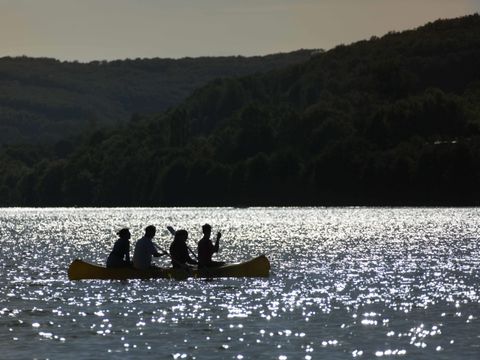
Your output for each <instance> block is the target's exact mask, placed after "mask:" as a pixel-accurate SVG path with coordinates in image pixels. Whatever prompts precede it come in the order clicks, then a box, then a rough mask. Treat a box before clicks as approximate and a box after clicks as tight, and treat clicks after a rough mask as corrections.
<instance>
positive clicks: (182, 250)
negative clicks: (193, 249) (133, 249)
mask: <svg viewBox="0 0 480 360" xmlns="http://www.w3.org/2000/svg"><path fill="white" fill-rule="evenodd" d="M187 239H188V232H187V230H178V231H176V232H175V236H174V238H173V242H172V244H171V245H170V257H171V258H172V266H173V267H174V268H185V267H186V266H187V263H188V264H191V265H197V264H198V262H197V261H195V260H193V259H192V258H191V257H190V254H189V253H188V251H189V247H188V246H187Z"/></svg>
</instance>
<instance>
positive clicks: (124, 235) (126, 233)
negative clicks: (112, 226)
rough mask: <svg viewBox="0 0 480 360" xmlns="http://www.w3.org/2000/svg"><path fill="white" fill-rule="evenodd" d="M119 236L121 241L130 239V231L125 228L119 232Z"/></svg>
mask: <svg viewBox="0 0 480 360" xmlns="http://www.w3.org/2000/svg"><path fill="white" fill-rule="evenodd" d="M117 235H118V237H119V238H120V239H127V240H128V239H130V231H129V230H128V229H127V228H123V229H122V230H120V231H119V232H117Z"/></svg>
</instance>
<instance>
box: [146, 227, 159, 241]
mask: <svg viewBox="0 0 480 360" xmlns="http://www.w3.org/2000/svg"><path fill="white" fill-rule="evenodd" d="M156 231H157V229H156V228H155V226H153V225H148V226H147V227H146V228H145V236H146V237H148V238H150V239H151V238H153V237H154V236H155V232H156Z"/></svg>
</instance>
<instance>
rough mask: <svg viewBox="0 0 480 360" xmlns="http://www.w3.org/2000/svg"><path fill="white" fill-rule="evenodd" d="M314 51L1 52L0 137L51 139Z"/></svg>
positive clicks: (147, 110)
mask: <svg viewBox="0 0 480 360" xmlns="http://www.w3.org/2000/svg"><path fill="white" fill-rule="evenodd" d="M310 53H311V51H308V50H301V51H296V52H292V53H287V54H275V55H269V56H258V57H240V56H238V57H233V56H232V57H211V58H208V57H205V58H184V59H179V60H173V59H137V60H122V61H120V60H119V61H111V62H106V61H94V62H90V63H85V64H83V63H78V62H60V61H58V60H53V59H43V58H28V57H16V58H11V57H4V58H0V144H2V143H18V142H23V143H32V142H39V141H40V142H48V141H55V140H59V139H61V138H64V137H65V136H69V135H72V134H77V133H78V132H80V131H83V130H85V129H86V128H90V129H92V128H95V127H98V126H104V125H118V124H121V123H124V122H126V121H127V120H129V119H130V118H131V117H132V114H135V113H150V112H160V111H163V110H166V109H168V108H169V107H171V106H174V105H177V104H179V103H180V102H181V101H183V100H184V99H185V98H186V97H187V96H188V95H190V94H191V93H192V91H193V90H194V89H196V88H198V87H200V86H203V85H205V84H206V83H207V82H209V81H211V80H212V79H216V78H221V77H231V76H243V75H248V74H253V73H259V72H265V71H269V70H272V69H276V68H281V67H285V66H287V65H290V64H294V63H298V62H303V61H305V60H306V59H308V58H309V57H310Z"/></svg>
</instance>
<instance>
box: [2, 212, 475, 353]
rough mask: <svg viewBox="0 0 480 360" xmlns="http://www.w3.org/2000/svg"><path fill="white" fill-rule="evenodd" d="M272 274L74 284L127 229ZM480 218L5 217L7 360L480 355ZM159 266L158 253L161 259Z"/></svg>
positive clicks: (280, 215)
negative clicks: (201, 246) (208, 229)
mask: <svg viewBox="0 0 480 360" xmlns="http://www.w3.org/2000/svg"><path fill="white" fill-rule="evenodd" d="M204 223H210V224H211V225H212V226H213V232H212V233H213V234H215V232H216V231H221V232H222V234H223V236H222V239H221V251H220V253H219V254H217V255H216V258H217V259H219V260H227V261H232V262H233V261H242V260H246V259H249V258H251V257H254V256H257V255H260V254H265V255H267V257H268V258H269V260H270V262H271V265H272V270H271V275H270V277H269V278H266V279H242V278H240V279H215V280H212V281H206V280H201V279H188V280H186V281H180V282H178V281H174V280H165V279H158V280H149V281H140V280H130V281H99V280H98V281H97V280H90V281H69V280H68V277H67V269H68V265H69V264H70V263H71V262H72V260H74V259H75V258H81V259H84V260H87V261H90V262H96V263H101V264H104V263H105V260H106V258H107V256H108V253H109V251H110V250H111V248H112V246H113V243H114V242H115V240H116V235H115V232H116V231H118V230H119V229H120V228H122V227H129V228H130V231H131V233H132V239H131V242H132V251H133V245H134V242H135V240H136V239H138V238H140V237H141V236H142V235H143V229H144V228H145V227H146V226H147V225H149V224H153V225H156V226H157V228H158V231H157V236H156V237H155V239H154V240H155V241H156V242H157V243H158V244H159V245H160V246H161V247H162V248H165V249H168V246H169V243H170V241H171V240H172V239H171V236H170V235H169V234H168V231H167V230H166V226H167V225H172V226H174V227H175V228H177V229H180V228H184V229H186V230H188V231H189V234H190V237H189V240H188V241H189V244H190V246H191V247H195V245H196V242H197V241H198V240H199V239H200V238H201V225H203V224H204ZM479 224H480V209H476V208H462V209H457V208H455V209H436V208H246V209H233V208H157V209H143V208H138V209H131V208H129V209H118V208H116V209H78V208H68V209H0V241H1V252H0V269H1V272H0V289H1V292H0V335H1V336H0V349H1V353H0V358H1V359H45V358H49V359H94V358H106V359H117V358H118V359H128V358H132V359H136V358H140V357H147V356H148V357H149V358H156V359H259V358H261V359H281V360H285V359H307V360H308V359H319V358H325V359H348V358H360V359H362V358H364V359H372V358H377V357H379V358H408V359H433V358H435V359H453V358H455V359H478V358H480V319H479V317H480V292H479V291H480V285H479V280H480V274H479V272H480V245H479V240H478V239H479V236H480V227H479ZM156 262H157V264H158V265H160V266H167V265H169V264H168V261H167V259H166V258H160V259H159V260H156Z"/></svg>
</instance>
